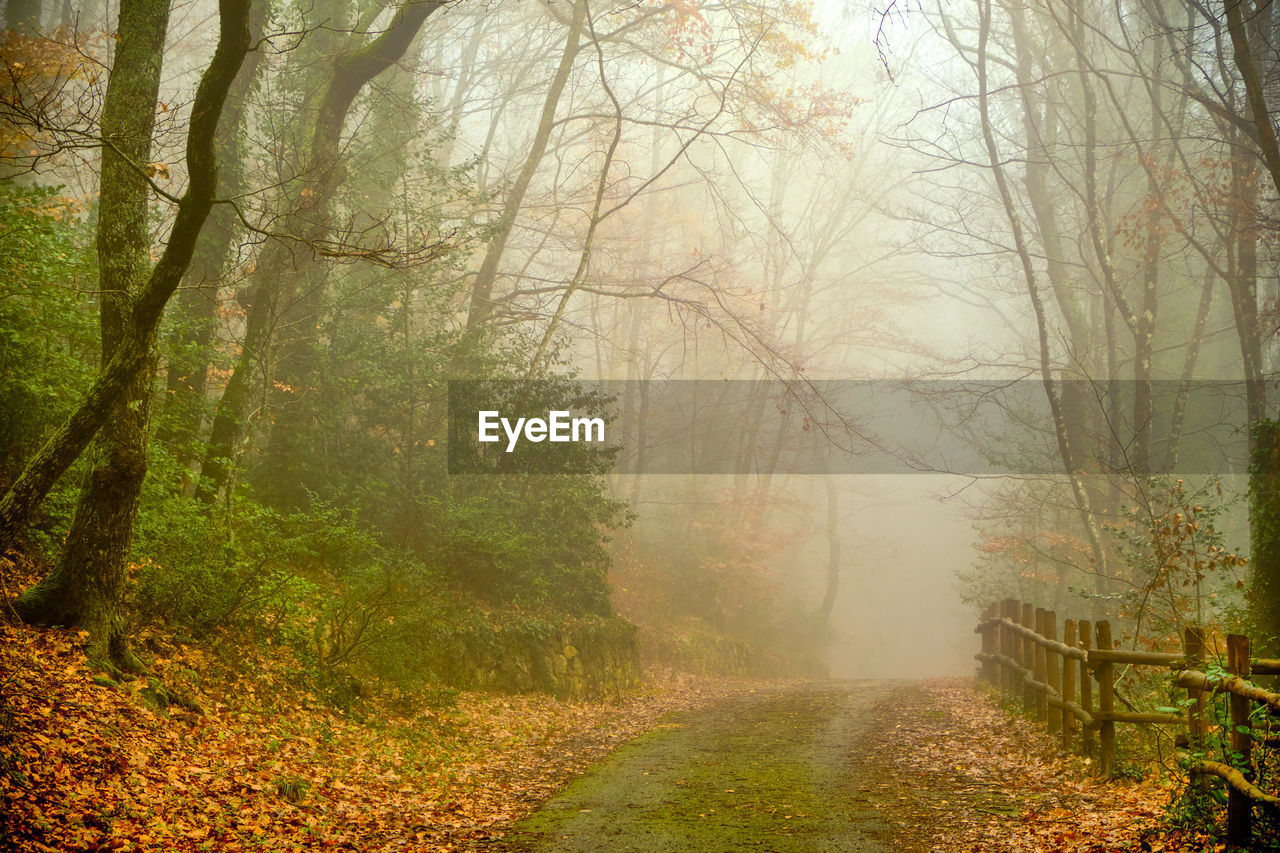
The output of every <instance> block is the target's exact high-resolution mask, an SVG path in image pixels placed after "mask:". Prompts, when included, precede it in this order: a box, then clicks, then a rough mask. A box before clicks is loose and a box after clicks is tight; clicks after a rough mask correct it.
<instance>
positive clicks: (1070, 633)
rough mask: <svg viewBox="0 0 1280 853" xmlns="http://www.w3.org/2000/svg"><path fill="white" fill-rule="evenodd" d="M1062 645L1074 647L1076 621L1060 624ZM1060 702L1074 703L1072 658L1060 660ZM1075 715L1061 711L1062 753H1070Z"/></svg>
mask: <svg viewBox="0 0 1280 853" xmlns="http://www.w3.org/2000/svg"><path fill="white" fill-rule="evenodd" d="M1062 642H1063V645H1067V646H1070V647H1071V648H1073V649H1074V648H1075V647H1076V620H1074V619H1064V620H1063V622H1062ZM1062 701H1063V703H1064V704H1066V703H1068V702H1074V701H1076V662H1075V659H1074V658H1067V657H1064V658H1063V659H1062ZM1075 727H1076V715H1075V714H1073V713H1071V712H1070V711H1068V710H1066V709H1065V708H1064V709H1063V710H1062V751H1063V752H1070V751H1071V740H1072V738H1073V737H1074V736H1075Z"/></svg>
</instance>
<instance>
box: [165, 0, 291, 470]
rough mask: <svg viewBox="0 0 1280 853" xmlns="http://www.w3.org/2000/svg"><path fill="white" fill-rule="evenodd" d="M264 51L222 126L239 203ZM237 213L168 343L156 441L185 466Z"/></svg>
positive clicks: (236, 90) (259, 23)
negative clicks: (250, 106) (250, 109)
mask: <svg viewBox="0 0 1280 853" xmlns="http://www.w3.org/2000/svg"><path fill="white" fill-rule="evenodd" d="M269 5H270V4H269V3H259V4H255V5H254V7H253V9H252V15H251V18H250V21H249V27H250V35H251V38H253V39H254V40H255V41H256V40H257V39H258V38H260V37H261V34H262V27H263V25H264V24H265V22H266V18H267V17H268V15H269V14H270V12H269V9H268V6H269ZM262 56H263V52H262V51H260V50H257V51H254V52H253V53H250V54H249V55H248V56H247V57H245V61H244V64H243V65H242V67H241V68H240V73H239V74H238V75H237V76H236V80H235V84H234V85H233V87H232V89H231V91H230V92H229V93H228V94H227V103H226V105H225V107H224V108H223V120H222V122H221V125H220V126H219V132H218V138H217V141H216V142H215V148H214V150H215V153H216V156H217V158H218V163H219V164H220V166H221V168H220V170H219V171H220V174H219V179H220V180H219V186H218V189H219V195H221V196H223V197H225V198H235V197H237V196H239V195H241V194H242V193H243V192H244V191H245V189H246V184H245V178H244V162H243V161H244V133H245V126H244V122H245V115H246V114H245V106H246V102H247V100H248V97H249V92H250V91H251V90H252V89H253V83H254V80H255V79H256V77H257V73H258V69H259V68H261V67H262ZM236 234H237V221H236V212H235V210H233V209H232V208H231V206H230V205H221V206H219V207H217V208H215V209H214V210H213V211H212V212H211V213H210V214H209V221H208V222H206V223H205V226H204V228H203V229H202V230H201V232H200V237H199V239H198V241H197V242H196V248H195V254H194V255H193V257H192V259H191V268H190V269H189V270H188V271H187V275H186V277H185V279H184V284H185V287H184V288H183V290H182V291H181V292H179V294H178V301H177V305H176V306H174V307H175V308H176V311H177V315H178V318H179V323H178V327H177V328H176V329H174V331H173V332H172V333H171V334H170V335H169V339H168V341H167V344H168V346H167V356H166V360H167V364H166V366H165V396H164V406H163V408H164V415H165V416H164V417H163V418H162V419H161V422H162V426H161V427H160V428H159V430H158V431H157V433H156V438H157V439H158V440H159V441H160V442H161V443H162V444H163V445H165V446H167V447H168V448H169V452H170V453H171V454H173V456H174V457H175V458H177V459H178V461H179V462H180V463H181V464H184V465H186V464H188V463H190V462H191V461H192V460H193V458H194V450H195V444H196V440H197V436H198V435H199V432H200V421H201V415H202V413H203V412H202V410H203V405H202V404H203V403H204V400H205V395H206V393H207V390H208V389H207V385H208V371H209V359H210V348H211V345H212V343H213V335H214V330H215V328H216V326H217V311H218V289H219V286H220V285H221V283H222V278H223V275H224V274H225V272H226V267H227V259H228V258H229V256H230V253H231V250H232V248H233V247H234V245H235V239H236Z"/></svg>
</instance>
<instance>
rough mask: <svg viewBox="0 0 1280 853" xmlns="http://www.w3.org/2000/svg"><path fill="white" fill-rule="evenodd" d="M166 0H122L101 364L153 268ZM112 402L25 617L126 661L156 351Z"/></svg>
mask: <svg viewBox="0 0 1280 853" xmlns="http://www.w3.org/2000/svg"><path fill="white" fill-rule="evenodd" d="M168 24H169V3H168V0H124V2H122V3H121V5H120V23H119V29H118V37H119V43H118V47H117V51H116V59H115V65H114V66H113V68H112V70H111V79H110V81H109V83H108V85H107V94H106V99H105V101H104V104H103V111H102V135H103V138H104V139H106V140H107V142H108V144H106V145H104V146H103V148H102V176H101V185H100V186H101V193H100V201H99V224H98V234H97V248H98V269H99V290H100V291H101V292H102V297H101V299H102V309H101V314H100V327H101V335H102V358H103V362H104V363H106V362H107V361H108V360H110V358H111V357H112V356H113V355H114V354H115V352H116V350H117V349H118V348H119V347H120V345H121V343H122V341H123V338H124V328H125V326H126V325H127V323H128V315H129V308H130V305H131V303H132V300H133V299H134V297H135V296H136V295H137V293H138V292H139V290H140V289H141V288H142V287H143V286H144V285H145V284H146V280H147V277H148V273H149V272H150V266H151V264H150V250H151V239H150V233H149V230H148V228H147V198H148V195H149V190H148V186H147V182H146V180H145V178H144V176H143V175H142V173H140V172H139V171H138V170H137V168H136V167H135V165H134V164H137V163H147V162H149V161H150V159H151V138H152V132H153V131H154V129H155V107H156V98H157V96H158V94H159V90H160V66H161V60H162V58H163V54H164V39H165V32H166V31H167V29H168ZM152 340H154V335H153V336H152V339H151V340H148V342H147V343H148V346H147V347H146V349H147V355H146V357H144V358H143V359H142V361H141V363H140V364H139V366H138V369H137V370H136V371H135V372H134V375H133V376H132V377H131V378H130V380H129V382H128V383H127V384H126V386H125V389H124V391H123V393H122V394H120V395H119V396H118V397H117V398H116V399H115V400H114V401H113V402H112V404H111V406H110V413H109V415H108V419H107V424H106V426H105V428H104V429H103V430H102V432H101V433H100V434H99V436H98V439H97V441H96V442H95V443H94V448H93V457H94V460H93V468H92V470H91V471H90V473H89V475H88V476H87V477H86V478H85V481H84V485H83V487H82V488H81V492H80V501H79V503H78V504H77V506H76V512H75V517H74V518H73V520H72V522H71V531H70V533H69V534H68V535H67V541H66V545H65V547H64V549H63V553H62V557H61V559H60V560H59V562H58V564H57V565H56V566H55V567H54V569H53V571H52V572H50V573H49V575H48V576H47V577H45V579H44V580H43V581H41V582H40V583H39V584H38V585H36V586H35V587H33V588H32V589H29V590H27V592H26V593H25V594H23V595H22V596H21V597H20V598H19V600H18V604H17V609H18V613H19V615H21V616H22V618H23V619H24V620H26V621H28V622H33V623H38V624H62V625H81V626H83V627H85V628H87V629H88V630H89V635H90V643H91V646H90V657H91V658H95V657H96V658H100V659H102V660H109V661H111V662H112V663H114V664H115V665H116V666H122V665H123V664H126V663H127V660H126V659H127V652H126V644H125V641H124V639H123V630H122V627H121V624H120V617H119V614H120V601H121V598H122V595H123V592H124V564H125V558H126V556H127V555H128V552H129V545H130V542H131V541H132V537H133V520H134V517H135V515H136V514H137V511H138V497H139V495H140V494H141V491H142V480H143V477H144V476H145V474H146V470H147V427H148V420H149V413H150V403H151V381H152V378H153V377H154V376H155V355H154V347H153V346H151V342H152Z"/></svg>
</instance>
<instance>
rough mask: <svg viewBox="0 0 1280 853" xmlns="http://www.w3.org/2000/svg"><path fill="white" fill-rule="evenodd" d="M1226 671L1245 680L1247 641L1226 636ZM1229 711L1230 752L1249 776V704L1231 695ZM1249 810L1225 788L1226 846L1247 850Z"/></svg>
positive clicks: (1239, 796) (1242, 799) (1242, 797)
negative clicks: (1233, 845) (1235, 756)
mask: <svg viewBox="0 0 1280 853" xmlns="http://www.w3.org/2000/svg"><path fill="white" fill-rule="evenodd" d="M1227 671H1228V672H1230V673H1231V674H1232V675H1238V676H1240V677H1241V678H1243V679H1246V680H1247V679H1248V678H1249V638H1248V637H1243V636H1241V635H1240V634H1231V635H1229V636H1228V637H1227ZM1227 703H1228V706H1229V708H1230V709H1231V751H1232V752H1233V753H1235V754H1236V755H1237V756H1238V758H1237V761H1238V763H1237V762H1232V763H1233V764H1235V765H1236V767H1237V769H1239V770H1240V772H1241V773H1244V774H1245V776H1246V777H1252V775H1253V774H1252V772H1251V767H1250V762H1249V759H1250V755H1249V753H1250V750H1251V748H1252V746H1253V733H1252V732H1251V731H1250V729H1249V725H1250V724H1249V712H1250V710H1252V704H1253V703H1252V702H1251V701H1250V700H1248V699H1246V698H1245V697H1243V696H1237V695H1236V694H1234V693H1231V694H1229V698H1228V699H1227ZM1252 824H1253V809H1252V806H1251V805H1250V803H1249V798H1248V797H1246V796H1245V795H1244V794H1242V793H1241V792H1239V791H1237V790H1236V789H1235V788H1228V789H1227V844H1229V845H1231V844H1235V845H1240V846H1242V847H1248V846H1249V843H1250V841H1251V840H1252V836H1253V826H1252Z"/></svg>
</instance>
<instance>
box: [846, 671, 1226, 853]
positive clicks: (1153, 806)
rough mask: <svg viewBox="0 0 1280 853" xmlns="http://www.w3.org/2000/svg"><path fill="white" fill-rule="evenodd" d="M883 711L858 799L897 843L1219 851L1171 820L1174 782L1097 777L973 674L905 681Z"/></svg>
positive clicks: (1003, 852)
mask: <svg viewBox="0 0 1280 853" xmlns="http://www.w3.org/2000/svg"><path fill="white" fill-rule="evenodd" d="M874 713H875V716H876V724H875V725H874V726H873V730H874V731H877V732H884V736H877V737H874V738H871V739H869V740H868V741H867V742H866V743H865V744H863V747H864V751H863V752H861V753H860V754H858V755H855V756H854V757H853V762H854V771H855V775H856V778H860V779H863V780H865V781H864V783H863V786H862V790H861V791H855V792H853V797H854V798H855V802H856V801H857V800H858V799H859V798H861V799H863V800H865V801H867V802H868V804H869V805H870V806H871V808H872V810H873V812H875V813H879V814H881V817H883V818H884V819H885V820H886V821H887V822H888V823H889V825H890V827H891V832H892V834H893V838H894V841H895V843H896V845H897V846H895V848H894V849H898V850H909V849H918V850H928V851H947V853H997V851H1000V853H1014V851H1017V853H1048V851H1055V853H1068V851H1070V852H1071V853H1110V851H1153V850H1181V851H1199V850H1203V851H1209V850H1216V849H1220V848H1218V847H1216V846H1215V844H1214V842H1213V840H1212V839H1209V838H1207V837H1204V836H1201V835H1198V834H1196V833H1192V832H1189V831H1182V830H1172V829H1169V828H1167V827H1166V826H1165V823H1164V820H1163V819H1164V816H1165V813H1166V809H1165V807H1166V805H1167V804H1168V803H1169V802H1170V799H1171V796H1172V794H1173V788H1172V786H1171V784H1170V783H1163V782H1156V781H1151V780H1146V781H1142V782H1132V781H1117V782H1103V781H1100V780H1097V779H1094V778H1092V777H1091V776H1090V775H1089V767H1088V765H1087V763H1086V762H1084V761H1081V760H1080V759H1077V758H1074V757H1069V756H1065V755H1064V754H1063V753H1062V752H1061V751H1060V750H1059V749H1058V746H1057V743H1056V741H1055V740H1054V739H1053V738H1051V737H1049V736H1048V735H1047V734H1046V733H1045V732H1044V731H1043V729H1040V728H1038V727H1037V726H1035V725H1034V724H1032V723H1031V722H1030V721H1028V720H1026V719H1023V718H1021V717H1017V716H1012V715H1010V714H1008V713H1007V712H1005V711H1004V710H1002V709H1001V708H999V707H998V706H996V705H995V704H993V703H992V702H991V701H990V700H989V699H988V698H987V696H986V695H985V694H983V693H982V692H980V691H979V690H978V689H977V688H976V687H975V686H974V684H973V682H971V681H969V680H965V679H950V680H946V679H944V680H937V681H928V682H920V683H918V684H916V685H906V686H904V688H903V689H902V690H901V691H898V692H896V693H895V694H894V696H893V697H892V698H891V699H890V700H888V701H887V702H885V703H881V705H880V706H878V707H877V708H876V710H875V712H874ZM895 794H896V795H897V801H896V802H894V801H893V797H892V795H895ZM886 802H888V803H889V805H886Z"/></svg>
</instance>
